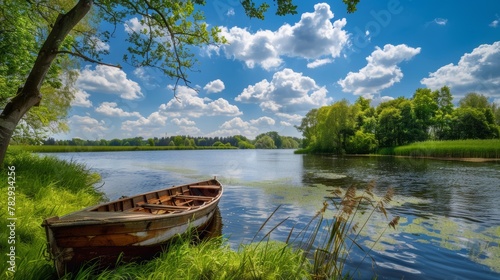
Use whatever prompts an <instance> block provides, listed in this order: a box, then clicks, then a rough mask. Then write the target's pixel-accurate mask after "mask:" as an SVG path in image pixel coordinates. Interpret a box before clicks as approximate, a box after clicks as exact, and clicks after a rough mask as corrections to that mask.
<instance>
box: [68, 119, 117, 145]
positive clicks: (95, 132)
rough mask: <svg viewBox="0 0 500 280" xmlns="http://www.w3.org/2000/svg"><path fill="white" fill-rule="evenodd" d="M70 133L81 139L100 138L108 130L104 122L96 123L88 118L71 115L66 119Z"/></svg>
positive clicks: (96, 121)
mask: <svg viewBox="0 0 500 280" xmlns="http://www.w3.org/2000/svg"><path fill="white" fill-rule="evenodd" d="M68 125H69V126H70V127H71V131H73V132H75V133H77V136H78V137H80V138H82V139H96V138H102V137H103V136H104V133H105V132H106V131H107V130H108V128H107V127H106V123H105V122H104V121H102V120H101V121H98V120H96V119H94V118H92V117H89V116H79V115H73V116H71V117H70V118H69V119H68Z"/></svg>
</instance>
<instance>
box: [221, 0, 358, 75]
mask: <svg viewBox="0 0 500 280" xmlns="http://www.w3.org/2000/svg"><path fill="white" fill-rule="evenodd" d="M333 17H334V14H333V13H332V11H331V10H330V6H329V5H328V4H326V3H320V4H316V5H314V12H312V13H304V14H302V16H301V19H300V21H299V22H297V23H295V24H294V25H289V24H284V25H282V26H281V27H280V28H279V29H278V30H276V31H271V30H259V31H257V32H255V33H251V32H249V31H248V30H247V29H243V28H239V27H232V28H230V29H228V28H227V27H222V28H221V35H223V36H224V37H225V38H226V39H227V40H228V42H229V44H227V45H224V46H222V47H221V48H222V49H223V50H224V52H225V54H226V57H228V58H233V59H237V60H241V61H244V62H245V64H246V65H247V67H249V68H254V67H255V66H256V65H259V66H260V67H262V68H264V69H266V70H271V69H273V68H276V67H278V66H280V65H281V64H282V63H283V60H282V58H281V57H282V56H288V57H302V58H306V59H314V60H316V61H317V62H316V63H314V62H313V64H310V65H311V66H314V67H317V66H320V65H324V64H326V63H330V62H332V61H333V60H332V59H333V58H336V57H339V56H340V53H341V51H342V50H343V48H344V47H345V46H347V43H348V39H349V35H348V34H347V32H346V31H345V30H343V28H344V27H345V25H346V19H345V18H344V19H341V20H337V21H335V22H333V23H332V21H331V20H332V19H333ZM217 53H218V51H217ZM325 56H327V57H330V58H331V59H328V60H325V59H324V57H325Z"/></svg>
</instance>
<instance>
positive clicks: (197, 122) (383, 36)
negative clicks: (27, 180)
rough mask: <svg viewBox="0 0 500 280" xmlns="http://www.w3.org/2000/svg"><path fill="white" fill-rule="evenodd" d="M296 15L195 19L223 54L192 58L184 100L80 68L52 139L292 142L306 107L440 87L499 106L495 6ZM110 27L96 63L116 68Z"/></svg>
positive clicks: (325, 9)
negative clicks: (103, 55) (271, 135)
mask: <svg viewBox="0 0 500 280" xmlns="http://www.w3.org/2000/svg"><path fill="white" fill-rule="evenodd" d="M296 2H297V3H298V5H299V10H298V14H296V15H289V16H285V17H279V16H274V15H272V14H271V13H269V14H268V15H267V17H266V19H265V20H264V21H261V20H257V19H249V18H248V17H246V16H245V14H244V12H243V10H242V8H241V7H240V4H239V1H236V0H229V1H223V0H214V1H207V4H206V6H205V7H203V8H202V9H203V11H204V12H205V16H206V21H207V23H208V24H209V25H211V26H215V25H216V26H220V27H221V29H222V33H223V35H224V36H225V37H226V39H227V40H228V41H229V42H230V44H228V45H222V46H218V47H215V46H210V47H205V48H202V49H194V50H193V52H194V54H195V55H196V57H197V59H198V60H199V65H198V66H197V67H196V70H197V71H195V72H190V73H188V74H189V80H190V81H191V83H192V84H191V85H192V86H193V87H195V88H197V89H198V91H194V90H193V89H189V88H186V87H183V86H181V87H179V88H178V92H177V96H178V98H179V100H176V99H175V98H174V96H173V91H172V86H173V84H174V81H173V80H171V79H170V78H168V77H165V76H162V75H160V74H159V73H158V72H156V71H154V70H152V69H134V68H131V67H130V66H127V65H123V66H124V67H123V69H117V68H110V67H106V66H102V65H83V67H82V69H80V76H79V79H78V81H77V83H76V86H77V94H76V99H75V101H74V102H73V104H72V108H71V111H70V115H69V117H68V122H69V125H70V129H71V130H70V132H69V133H65V134H58V135H54V137H55V138H56V139H69V138H73V137H79V138H82V139H90V140H95V139H112V138H126V137H136V136H142V137H144V138H149V137H163V136H172V135H191V136H209V137H215V136H232V135H237V134H241V135H244V136H246V137H249V138H250V139H254V138H255V136H256V135H258V134H260V133H264V132H268V131H277V132H278V133H279V134H280V135H286V136H297V137H300V134H299V132H298V131H297V130H296V129H295V128H294V125H298V124H300V121H301V119H302V117H304V116H305V114H306V113H307V112H308V111H309V110H311V109H313V108H319V107H321V106H324V105H329V104H331V103H333V102H336V101H339V100H342V99H347V100H349V101H350V102H354V101H355V100H356V99H357V98H358V97H359V96H364V97H366V98H370V99H372V105H377V104H378V103H380V102H382V101H385V100H390V99H393V98H397V97H400V96H404V97H408V98H411V96H412V95H413V93H414V92H415V90H416V89H417V88H421V87H428V88H431V89H439V88H441V87H442V86H444V85H447V86H449V87H450V88H451V92H452V94H453V96H454V101H455V102H458V100H459V99H460V98H462V97H463V96H464V95H465V94H467V93H469V92H477V93H480V94H484V95H486V96H488V97H489V98H490V101H492V102H497V103H498V104H499V105H500V1H480V2H472V1H456V0H455V1H444V0H443V1H430V0H429V1H415V0H413V1H412V0H388V1H369V0H361V2H360V3H359V5H358V11H356V12H355V13H353V14H347V12H346V7H345V5H344V4H343V3H342V1H341V0H336V1H326V2H320V1H318V2H314V1H296ZM137 19H138V18H130V19H129V20H128V21H127V25H126V26H125V25H122V26H118V30H117V32H118V35H117V38H114V39H112V40H111V41H110V42H109V44H105V45H103V46H102V47H104V48H108V49H109V52H110V57H109V58H108V59H107V60H106V62H110V63H113V62H114V63H120V61H119V60H118V58H119V57H121V55H122V52H121V50H120V48H121V47H122V42H123V41H122V40H121V36H123V35H124V34H126V32H127V30H128V31H130V30H132V29H134V28H138V20H137Z"/></svg>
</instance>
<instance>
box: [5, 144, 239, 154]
mask: <svg viewBox="0 0 500 280" xmlns="http://www.w3.org/2000/svg"><path fill="white" fill-rule="evenodd" d="M13 149H18V150H24V151H29V152H36V153H70V152H125V151H163V150H215V149H217V150H221V149H237V148H236V147H227V146H207V147H205V146H199V147H193V146H179V147H177V146H55V145H54V146H34V145H32V146H29V145H26V146H14V147H13Z"/></svg>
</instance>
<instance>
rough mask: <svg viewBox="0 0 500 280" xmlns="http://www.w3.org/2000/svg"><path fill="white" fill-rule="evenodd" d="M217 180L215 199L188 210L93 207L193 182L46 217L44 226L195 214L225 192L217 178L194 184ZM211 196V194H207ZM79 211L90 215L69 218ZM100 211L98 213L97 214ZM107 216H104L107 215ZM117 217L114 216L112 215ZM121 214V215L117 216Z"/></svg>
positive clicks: (130, 220) (180, 186) (144, 219)
mask: <svg viewBox="0 0 500 280" xmlns="http://www.w3.org/2000/svg"><path fill="white" fill-rule="evenodd" d="M214 181H215V182H216V183H217V184H216V185H218V186H219V187H220V188H219V191H218V193H217V194H216V195H215V196H213V199H212V200H211V201H208V202H206V203H204V204H202V205H200V206H198V207H196V208H192V209H186V210H179V211H178V212H172V213H164V214H151V213H137V212H132V211H92V210H93V209H97V208H99V207H101V206H103V205H108V204H113V203H118V202H120V201H126V200H129V199H132V198H134V197H139V196H144V195H148V194H153V193H157V192H161V191H165V190H170V189H176V188H182V187H190V186H191V185H192V184H185V185H179V186H172V187H168V188H164V189H158V190H154V191H150V192H145V193H141V194H136V195H133V196H131V197H127V198H121V199H117V200H113V201H110V202H104V203H100V204H98V205H93V206H90V207H87V208H84V209H82V210H79V211H75V212H71V213H68V214H66V215H64V216H61V217H59V216H52V217H49V218H46V219H44V222H43V224H42V226H48V227H67V226H80V225H82V226H87V225H89V226H90V225H105V224H106V225H108V224H117V223H126V222H143V221H155V220H163V219H170V218H174V217H179V216H185V215H195V214H196V213H198V212H202V211H203V210H205V209H206V208H209V207H212V206H217V205H218V202H219V200H220V198H221V197H222V193H223V186H222V184H221V183H220V182H219V181H218V180H217V179H215V178H214V179H211V180H206V181H201V182H197V183H194V184H201V183H205V182H214ZM206 197H210V196H206ZM79 213H84V214H85V215H88V216H89V217H81V218H77V219H69V218H71V216H75V217H77V216H78V214H79ZM96 213H98V214H96ZM92 215H94V216H98V215H102V216H103V217H91V216H92ZM106 215H107V217H104V216H106ZM113 215H114V216H115V217H112V216H113ZM117 216H119V217H117Z"/></svg>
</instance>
